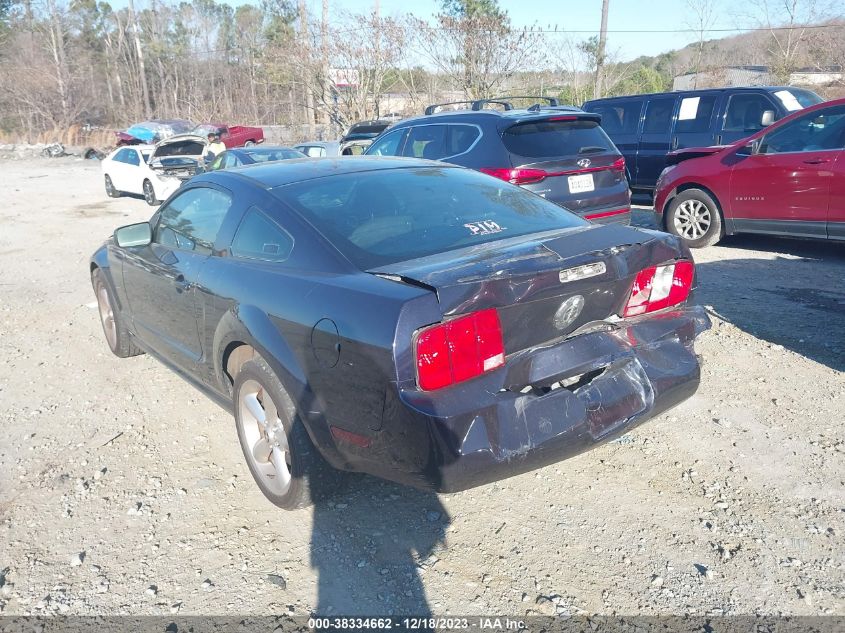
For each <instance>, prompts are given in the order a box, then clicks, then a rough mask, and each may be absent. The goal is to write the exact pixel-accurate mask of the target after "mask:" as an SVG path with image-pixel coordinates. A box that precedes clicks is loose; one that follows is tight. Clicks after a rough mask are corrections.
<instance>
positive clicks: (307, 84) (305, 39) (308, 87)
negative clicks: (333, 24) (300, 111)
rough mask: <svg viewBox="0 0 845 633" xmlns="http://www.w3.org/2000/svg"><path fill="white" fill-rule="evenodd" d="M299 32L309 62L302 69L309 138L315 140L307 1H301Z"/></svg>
mask: <svg viewBox="0 0 845 633" xmlns="http://www.w3.org/2000/svg"><path fill="white" fill-rule="evenodd" d="M299 30H300V38H302V39H301V41H302V47H303V50H304V51H305V57H306V60H307V62H306V63H305V64H303V68H302V88H303V90H304V91H305V114H306V116H307V117H308V119H307V120H308V134H309V137H308V138H314V93H313V92H312V88H313V82H312V81H311V70H312V69H311V62H312V59H313V57H312V53H313V51H312V50H311V37H310V35H309V33H308V7H307V6H306V5H305V0H299Z"/></svg>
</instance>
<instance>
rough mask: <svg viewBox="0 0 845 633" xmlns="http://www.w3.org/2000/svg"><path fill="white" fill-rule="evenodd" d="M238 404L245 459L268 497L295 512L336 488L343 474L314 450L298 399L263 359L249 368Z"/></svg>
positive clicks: (239, 385) (238, 385)
mask: <svg viewBox="0 0 845 633" xmlns="http://www.w3.org/2000/svg"><path fill="white" fill-rule="evenodd" d="M232 400H233V401H234V409H235V411H234V412H235V426H236V428H237V431H238V440H239V441H240V443H241V449H242V450H243V453H244V458H246V463H247V466H248V467H249V471H250V473H252V477H253V479H255V483H257V484H258V487H259V488H260V489H261V492H263V493H264V496H265V497H267V499H269V500H270V501H271V502H272V503H275V504H276V505H277V506H279V507H281V508H284V509H286V510H294V509H296V508H303V507H305V506H308V505H311V504H312V503H313V502H314V500H315V499H316V498H318V497H320V496H323V495H324V494H330V493H331V492H332V491H333V490H334V489H335V488H336V486H337V483H338V477H337V476H338V471H336V470H335V469H334V468H332V467H331V466H329V465H328V464H327V463H326V462H325V461H324V460H323V457H322V456H321V455H320V454H319V453H318V452H317V449H316V448H314V445H313V444H312V443H311V438H310V437H309V436H308V432H307V431H306V430H305V426H304V425H303V423H302V420H301V419H300V417H299V415H298V414H297V412H296V406H295V405H294V403H293V400H292V399H291V398H290V396H289V395H288V393H287V391H285V388H284V386H282V383H281V381H280V380H279V379H278V378H277V377H276V374H275V373H273V370H272V369H270V367H269V366H268V365H267V363H266V361H264V359H263V358H260V357H255V358H253V360H250V361H247V362H245V363H244V364H243V366H242V367H241V369H240V371H239V372H238V374H237V376H236V377H235V384H234V386H233V389H232Z"/></svg>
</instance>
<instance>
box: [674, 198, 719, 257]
mask: <svg viewBox="0 0 845 633" xmlns="http://www.w3.org/2000/svg"><path fill="white" fill-rule="evenodd" d="M666 228H667V230H668V231H669V232H670V233H673V234H674V235H677V236H678V237H680V238H681V239H682V240H684V241H685V242H686V243H687V245H688V246H689V247H690V248H703V247H705V246H712V245H713V244H716V243H717V242H718V241H719V240H720V239H722V235H723V227H722V214H721V212H720V211H719V206H718V205H717V204H716V201H715V200H713V198H712V197H711V196H710V195H709V194H708V193H707V192H705V191H702V190H701V189H687V190H686V191H682V192H681V193H679V194H678V195H677V196H676V197H675V198H673V200H672V202H671V203H670V204H669V208H668V210H667V212H666Z"/></svg>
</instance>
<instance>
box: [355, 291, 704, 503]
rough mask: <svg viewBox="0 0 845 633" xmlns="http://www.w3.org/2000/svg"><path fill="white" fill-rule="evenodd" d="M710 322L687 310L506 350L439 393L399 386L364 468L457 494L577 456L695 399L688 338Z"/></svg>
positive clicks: (696, 371)
mask: <svg viewBox="0 0 845 633" xmlns="http://www.w3.org/2000/svg"><path fill="white" fill-rule="evenodd" d="M709 327H710V320H709V318H708V317H707V314H706V313H705V311H704V310H703V308H701V307H699V306H692V307H687V308H684V309H682V310H677V311H672V312H668V313H666V314H661V315H657V316H649V317H647V318H643V319H642V320H640V321H635V322H629V323H625V324H622V325H621V327H620V328H619V329H617V330H614V331H612V332H606V331H601V332H592V333H588V334H582V335H579V336H576V337H573V338H571V339H569V340H566V341H563V342H561V343H558V344H556V345H553V346H549V347H541V348H535V349H532V350H526V351H524V352H520V353H518V354H514V355H512V356H509V357H508V362H507V365H506V367H505V368H504V370H502V371H498V372H491V374H490V375H487V376H484V377H481V378H478V379H476V380H472V381H469V382H468V383H466V384H464V385H456V386H455V387H451V388H448V389H444V390H442V391H440V392H432V393H425V392H420V391H417V390H414V389H407V390H399V391H398V392H397V393H398V398H399V399H400V402H396V403H393V405H391V403H390V402H388V403H386V408H385V414H386V417H385V421H384V422H385V425H384V427H383V428H382V430H381V432H380V433H379V436H380V437H379V440H378V441H377V442H376V443H375V445H374V446H372V447H371V449H375V452H376V453H379V454H380V457H381V459H379V460H378V462H379V464H378V466H376V465H374V464H373V463H372V462H370V463H369V464H368V467H364V468H362V469H363V470H367V471H369V472H372V473H373V474H376V475H379V476H381V477H385V478H387V479H393V480H395V481H400V482H402V483H406V484H411V485H416V486H418V487H423V488H429V489H434V490H437V491H440V492H455V491H459V490H464V489H466V488H471V487H473V486H478V485H482V484H485V483H489V482H491V481H496V480H499V479H503V478H505V477H509V476H512V475H516V474H519V473H523V472H526V471H529V470H533V469H536V468H539V467H542V466H546V465H548V464H551V463H555V462H558V461H561V460H563V459H566V458H568V457H572V456H574V455H577V454H578V453H581V452H583V451H585V450H588V449H589V448H592V447H594V446H596V445H598V444H600V443H602V442H605V441H607V440H609V439H612V438H614V437H617V436H619V435H621V434H622V433H624V432H626V431H629V430H630V429H632V428H634V427H635V426H637V425H639V424H641V423H643V422H645V421H646V420H648V419H649V418H651V417H654V416H656V415H658V414H660V413H663V412H664V411H666V410H667V409H669V408H671V407H674V406H675V405H677V404H679V403H680V402H682V401H683V400H685V399H687V398H689V397H690V396H691V395H693V394H694V393H695V391H696V389H697V388H698V383H699V376H700V367H699V362H698V358H697V357H696V355H695V352H694V350H693V342H694V340H695V338H696V337H697V336H698V335H699V334H700V333H701V332H702V331H704V330H706V329H708V328H709ZM572 383H574V384H572ZM403 405H404V406H403ZM367 452H371V451H367ZM372 456H373V455H372V453H371V458H372ZM367 461H369V460H367ZM361 466H363V464H361Z"/></svg>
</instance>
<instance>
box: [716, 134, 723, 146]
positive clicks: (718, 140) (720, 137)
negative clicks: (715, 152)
mask: <svg viewBox="0 0 845 633" xmlns="http://www.w3.org/2000/svg"><path fill="white" fill-rule="evenodd" d="M721 144H722V135H721V134H717V135H716V145H721Z"/></svg>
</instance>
